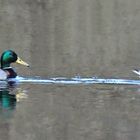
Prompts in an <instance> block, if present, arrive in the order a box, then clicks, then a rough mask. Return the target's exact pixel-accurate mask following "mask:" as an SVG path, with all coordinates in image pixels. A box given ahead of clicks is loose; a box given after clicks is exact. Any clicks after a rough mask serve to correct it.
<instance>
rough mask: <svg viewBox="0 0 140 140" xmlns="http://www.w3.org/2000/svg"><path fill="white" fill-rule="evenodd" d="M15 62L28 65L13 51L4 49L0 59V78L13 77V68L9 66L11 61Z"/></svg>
mask: <svg viewBox="0 0 140 140" xmlns="http://www.w3.org/2000/svg"><path fill="white" fill-rule="evenodd" d="M15 62H16V63H19V64H21V65H25V66H27V67H29V64H27V63H26V62H24V61H23V60H21V59H20V58H19V57H18V56H17V54H16V53H15V52H14V51H12V50H6V51H4V52H3V53H2V55H1V59H0V63H1V68H0V80H6V79H8V78H15V77H16V76H17V73H16V72H15V70H14V69H13V68H12V67H11V66H10V64H11V63H15Z"/></svg>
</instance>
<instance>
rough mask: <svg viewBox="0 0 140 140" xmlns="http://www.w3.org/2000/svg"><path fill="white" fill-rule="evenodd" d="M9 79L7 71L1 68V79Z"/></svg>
mask: <svg viewBox="0 0 140 140" xmlns="http://www.w3.org/2000/svg"><path fill="white" fill-rule="evenodd" d="M6 79H7V73H6V72H5V71H4V70H2V69H0V80H6Z"/></svg>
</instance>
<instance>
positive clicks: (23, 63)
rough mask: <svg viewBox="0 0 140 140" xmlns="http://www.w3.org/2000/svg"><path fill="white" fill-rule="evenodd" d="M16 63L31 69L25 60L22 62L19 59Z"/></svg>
mask: <svg viewBox="0 0 140 140" xmlns="http://www.w3.org/2000/svg"><path fill="white" fill-rule="evenodd" d="M16 63H18V64H21V65H24V66H27V67H29V64H27V63H26V62H24V61H23V60H21V59H20V58H19V57H18V59H17V61H16Z"/></svg>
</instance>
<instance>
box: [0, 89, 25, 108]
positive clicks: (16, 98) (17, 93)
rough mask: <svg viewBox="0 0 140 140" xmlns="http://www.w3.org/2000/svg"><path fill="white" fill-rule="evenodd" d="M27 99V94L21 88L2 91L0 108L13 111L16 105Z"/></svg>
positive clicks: (0, 93) (0, 92)
mask: <svg viewBox="0 0 140 140" xmlns="http://www.w3.org/2000/svg"><path fill="white" fill-rule="evenodd" d="M24 98H27V94H26V93H25V91H24V90H21V89H20V88H15V87H10V88H4V89H0V108H1V109H8V110H13V109H15V107H16V103H17V102H20V101H21V100H23V99H24Z"/></svg>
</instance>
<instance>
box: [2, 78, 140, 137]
mask: <svg viewBox="0 0 140 140" xmlns="http://www.w3.org/2000/svg"><path fill="white" fill-rule="evenodd" d="M105 82H107V83H105ZM115 82H116V83H115ZM1 85H3V86H1V90H0V92H1V94H0V95H1V96H0V120H1V121H0V130H1V131H0V134H1V139H3V140H7V139H13V140H15V139H20V138H22V139H31V140H32V139H33V140H38V139H42V140H45V139H52V140H55V139H93V138H94V139H110V140H111V139H126V140H129V139H130V140H131V139H135V137H138V135H139V129H140V125H139V123H138V122H139V121H140V113H139V112H140V107H139V106H140V87H139V80H130V79H129V80H128V79H98V78H97V77H96V78H94V77H93V78H81V77H74V78H66V77H65V78H64V77H63V78H62V77H57V78H47V79H42V78H40V77H34V78H33V77H30V78H29V77H28V78H27V77H26V78H24V77H18V78H17V79H15V80H14V79H12V82H11V80H10V84H7V82H6V81H1Z"/></svg>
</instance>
